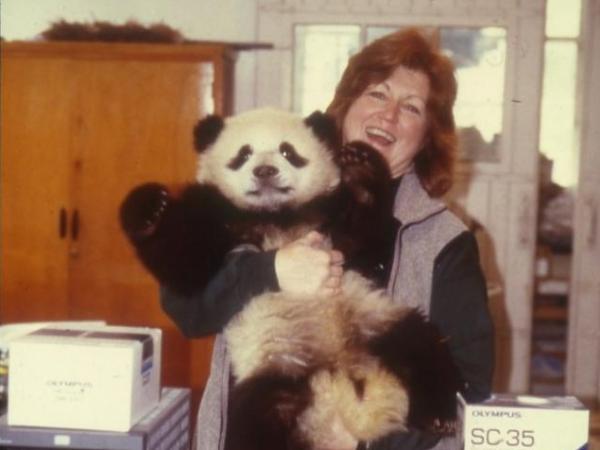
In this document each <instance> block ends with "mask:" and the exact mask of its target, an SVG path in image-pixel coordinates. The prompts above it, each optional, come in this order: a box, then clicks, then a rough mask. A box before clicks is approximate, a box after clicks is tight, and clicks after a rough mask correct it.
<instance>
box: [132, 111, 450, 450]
mask: <svg viewBox="0 0 600 450" xmlns="http://www.w3.org/2000/svg"><path fill="white" fill-rule="evenodd" d="M194 137H195V147H196V150H197V151H198V170H197V176H196V179H197V183H192V184H190V185H189V186H187V187H186V188H185V189H184V190H183V191H182V192H181V193H180V194H178V195H174V194H171V193H170V192H169V191H168V190H167V188H166V187H164V186H162V185H161V184H158V183H149V184H145V185H142V186H140V187H137V188H135V189H134V190H133V191H132V192H131V193H130V194H129V195H128V196H127V198H126V199H125V201H124V202H123V204H122V206H121V211H120V213H121V223H122V226H123V228H124V230H125V231H126V233H127V234H128V236H129V238H130V240H131V242H132V243H133V245H134V246H135V248H136V250H137V252H138V255H139V257H140V259H141V261H142V262H143V263H144V264H145V265H146V267H147V268H148V269H149V270H150V272H151V273H152V274H153V275H154V276H155V277H156V278H157V279H158V281H159V282H160V283H162V284H164V285H166V286H168V287H169V288H171V289H173V290H174V291H175V292H179V293H181V294H184V295H189V294H191V293H193V292H194V291H196V290H198V289H201V288H202V287H203V286H205V285H206V283H207V282H208V280H210V278H211V277H212V276H213V275H214V274H215V273H216V271H217V270H218V269H219V267H221V266H222V264H223V262H224V258H225V257H226V256H227V254H228V253H229V252H231V251H232V250H234V249H235V248H236V247H238V246H240V245H248V244H251V245H254V246H255V247H257V248H259V249H261V250H272V249H277V248H279V247H280V246H282V245H284V244H286V243H288V242H291V241H293V240H295V239H297V238H299V237H301V236H303V235H305V234H306V233H307V232H308V231H310V230H319V231H321V232H323V233H325V234H326V235H327V236H328V237H329V240H330V242H331V245H332V246H333V247H334V248H336V249H339V250H340V251H342V253H344V255H345V261H346V272H345V275H344V278H343V281H342V289H341V293H340V294H339V295H337V296H333V297H328V298H318V297H317V296H304V295H292V294H290V293H288V292H283V291H280V292H265V293H263V294H261V295H259V296H257V297H255V298H253V299H251V300H250V301H249V302H248V304H247V305H246V306H245V307H244V309H243V310H242V311H240V312H239V313H238V314H237V315H236V316H235V317H234V318H233V319H232V320H231V322H230V323H229V324H228V325H227V327H226V329H225V332H224V334H225V339H226V341H227V345H228V350H229V354H230V357H231V364H232V371H233V375H234V385H233V388H232V391H231V394H230V400H229V408H228V414H229V417H228V431H227V443H226V446H227V448H228V449H231V450H234V449H235V450H244V449H248V450H250V449H290V450H292V449H294V450H300V449H307V450H308V449H316V448H320V447H325V446H326V444H327V443H328V440H329V439H330V437H331V434H330V433H331V430H332V428H333V427H336V426H339V425H341V426H342V427H343V428H344V429H345V430H346V432H348V433H349V434H350V435H352V436H353V437H354V438H356V439H358V440H360V441H371V440H374V439H377V438H380V437H382V436H384V435H386V434H388V433H390V432H393V431H400V430H404V429H406V428H407V427H409V426H410V427H416V428H419V429H423V430H427V431H432V432H442V431H444V430H445V429H447V426H448V425H451V424H452V423H453V420H454V419H455V407H456V400H455V395H456V392H457V391H458V390H459V389H460V388H461V384H460V378H459V375H458V372H457V370H456V368H455V366H454V364H453V363H452V358H451V356H450V353H449V351H448V348H447V347H446V345H445V343H444V340H443V339H442V336H440V334H439V332H438V331H437V329H436V328H435V327H434V326H433V325H432V324H430V323H429V322H427V321H426V320H425V319H424V317H423V316H422V315H421V314H420V313H419V312H418V311H415V310H412V309H408V308H404V307H401V306H398V305H394V304H392V302H391V300H390V299H389V298H388V297H387V296H386V295H385V293H384V291H383V290H382V289H380V288H379V287H380V286H381V285H382V283H383V282H384V280H385V279H386V278H387V270H386V267H387V265H388V262H389V260H390V259H391V252H390V250H391V249H392V248H393V246H392V242H393V238H394V235H395V230H396V224H395V223H394V219H393V217H392V214H391V210H392V202H393V195H394V184H393V182H392V180H391V177H390V174H389V171H388V168H387V164H386V163H385V161H384V160H383V158H382V157H381V156H380V155H379V154H378V153H377V152H376V151H375V150H373V149H372V148H370V147H369V146H368V145H366V144H364V143H360V142H355V143H351V144H348V145H345V146H343V147H342V146H341V145H340V143H339V142H338V138H337V130H336V126H335V123H334V121H333V119H332V118H330V117H328V116H326V115H324V114H322V113H319V112H316V113H313V114H312V115H310V116H309V117H307V118H304V119H303V118H301V117H298V116H296V115H294V114H290V113H287V112H283V111H279V110H273V109H263V110H254V111H250V112H247V113H244V114H240V115H238V116H235V117H231V118H227V119H223V118H221V117H218V116H214V115H213V116H208V117H206V118H205V119H203V120H201V121H199V123H198V124H197V126H196V128H195V130H194Z"/></svg>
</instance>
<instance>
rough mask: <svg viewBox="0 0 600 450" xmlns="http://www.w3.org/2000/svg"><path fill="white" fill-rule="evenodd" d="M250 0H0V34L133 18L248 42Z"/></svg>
mask: <svg viewBox="0 0 600 450" xmlns="http://www.w3.org/2000/svg"><path fill="white" fill-rule="evenodd" d="M255 18H256V2H255V0H218V1H215V0H2V2H0V34H1V35H2V37H3V38H4V39H7V40H23V39H25V40H27V39H33V38H35V37H36V36H37V35H38V34H39V33H40V32H42V31H43V30H44V29H46V28H47V27H48V26H49V25H50V23H52V22H54V21H57V20H60V19H65V20H67V21H72V22H92V21H96V20H106V21H110V22H114V23H122V22H125V21H127V20H135V21H137V22H139V23H141V24H143V25H149V24H152V23H157V22H164V23H165V24H167V25H169V26H171V27H173V28H176V29H177V30H179V31H180V32H181V33H182V34H184V35H185V36H186V37H187V38H189V39H202V40H221V41H244V42H248V41H254V39H255V35H256V33H255V31H256V30H255V29H256V20H255Z"/></svg>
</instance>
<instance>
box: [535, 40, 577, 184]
mask: <svg viewBox="0 0 600 450" xmlns="http://www.w3.org/2000/svg"><path fill="white" fill-rule="evenodd" d="M544 56H545V60H544V66H545V67H544V87H543V94H542V116H541V129H540V151H541V152H542V153H543V154H544V155H546V157H548V158H549V159H550V160H552V162H553V170H552V180H553V181H554V182H555V183H558V184H560V185H562V186H573V185H575V184H576V182H577V166H578V157H577V155H578V149H577V144H576V143H577V140H576V139H577V135H576V130H575V93H576V92H575V82H576V70H577V44H576V43H575V42H564V41H558V42H552V41H550V42H547V43H546V46H545V51H544Z"/></svg>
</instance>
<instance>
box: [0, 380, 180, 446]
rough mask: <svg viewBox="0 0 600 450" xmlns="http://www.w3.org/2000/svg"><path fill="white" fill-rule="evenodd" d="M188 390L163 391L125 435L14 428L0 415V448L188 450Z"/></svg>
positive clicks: (62, 429) (103, 432)
mask: <svg viewBox="0 0 600 450" xmlns="http://www.w3.org/2000/svg"><path fill="white" fill-rule="evenodd" d="M190 436H191V433H190V390H189V389H187V388H171V387H168V388H163V389H162V394H161V399H160V402H159V403H158V404H157V405H156V407H155V408H154V409H152V411H150V413H148V414H147V415H146V416H144V417H143V418H142V419H141V420H140V421H139V422H138V423H136V424H135V425H134V426H133V427H132V428H131V430H129V431H128V432H127V433H118V432H114V431H91V430H69V429H64V428H35V427H13V426H9V425H8V424H7V420H6V415H0V448H3V449H6V450H17V449H19V450H20V449H30V448H36V449H50V448H63V449H64V448H68V449H71V450H84V449H86V450H87V449H89V450H188V449H189V448H190Z"/></svg>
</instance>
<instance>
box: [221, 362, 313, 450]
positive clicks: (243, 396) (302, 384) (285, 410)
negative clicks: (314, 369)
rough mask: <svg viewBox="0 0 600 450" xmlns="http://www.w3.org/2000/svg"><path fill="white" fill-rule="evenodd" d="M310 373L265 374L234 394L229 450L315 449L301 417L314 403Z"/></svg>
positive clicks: (231, 399)
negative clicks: (305, 434) (306, 436)
mask: <svg viewBox="0 0 600 450" xmlns="http://www.w3.org/2000/svg"><path fill="white" fill-rule="evenodd" d="M312 400H313V393H312V390H311V387H310V384H309V382H308V376H305V377H288V376H283V375H281V374H278V373H269V374H261V375H256V376H253V377H250V378H248V379H246V380H244V381H242V382H241V383H239V384H237V385H236V386H235V387H234V388H233V389H232V390H231V393H230V401H229V408H228V423H227V439H226V444H225V450H311V447H310V445H309V443H308V442H307V441H306V440H305V439H304V438H303V437H302V435H301V434H300V433H299V432H298V429H297V418H298V417H299V416H300V415H301V414H302V413H303V412H304V411H305V410H306V408H307V407H308V406H309V405H310V404H311V403H312Z"/></svg>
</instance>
